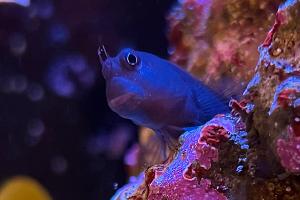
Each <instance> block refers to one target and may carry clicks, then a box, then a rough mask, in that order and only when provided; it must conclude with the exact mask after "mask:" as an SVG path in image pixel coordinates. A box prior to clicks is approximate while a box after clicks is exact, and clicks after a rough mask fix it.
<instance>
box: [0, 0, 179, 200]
mask: <svg viewBox="0 0 300 200" xmlns="http://www.w3.org/2000/svg"><path fill="white" fill-rule="evenodd" d="M173 3H174V1H173V0H164V1H161V0H126V1H125V0H76V1H74V0H39V1H32V2H31V5H30V6H29V7H21V6H18V5H16V4H3V3H2V4H1V3H0V181H1V182H3V181H5V180H7V179H8V178H11V177H13V176H16V175H28V176H30V177H33V178H35V179H36V180H38V181H39V182H40V183H41V184H42V185H44V186H45V187H46V188H47V189H48V190H49V192H50V194H51V195H52V197H53V198H54V199H55V200H69V199H70V200H71V199H72V200H83V199H88V200H89V199H91V200H96V199H97V200H99V199H109V197H110V196H111V195H112V194H113V193H114V192H115V189H117V188H118V187H120V186H122V185H123V184H124V183H125V182H126V180H127V174H126V170H125V167H124V165H123V156H124V153H125V152H126V149H128V148H129V147H130V145H132V144H133V143H134V142H135V141H136V139H137V128H136V127H135V126H134V125H133V124H131V122H129V121H127V120H124V119H121V118H120V117H118V116H117V115H116V114H114V113H113V112H112V111H111V110H110V109H109V108H108V106H107V103H106V99H105V82H104V80H103V78H102V77H101V73H100V66H99V62H98V57H97V48H98V46H99V44H100V43H104V44H105V45H106V46H107V49H108V51H109V53H110V54H112V55H114V54H115V53H116V52H118V51H119V50H120V49H121V48H124V47H125V46H126V47H128V46H129V47H133V48H136V49H139V50H145V51H148V52H152V53H155V54H157V55H159V56H161V57H167V47H168V41H167V38H166V30H167V29H166V28H167V26H166V21H165V16H166V14H167V13H168V11H169V10H170V8H171V6H172V5H173ZM73 65H74V66H78V68H76V67H75V68H72V66H73ZM81 67H82V68H81ZM76 70H77V71H76ZM67 86H69V89H68V87H67ZM70 88H71V89H70ZM112 141H114V142H112ZM108 144H111V145H108Z"/></svg>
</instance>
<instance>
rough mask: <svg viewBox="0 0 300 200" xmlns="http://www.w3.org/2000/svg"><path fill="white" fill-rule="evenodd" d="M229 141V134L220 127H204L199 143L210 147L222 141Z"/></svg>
mask: <svg viewBox="0 0 300 200" xmlns="http://www.w3.org/2000/svg"><path fill="white" fill-rule="evenodd" d="M228 139H229V133H228V131H227V130H225V129H224V128H223V127H221V126H214V125H210V126H206V127H204V128H203V130H202V136H201V137H200V139H199V141H198V142H199V143H201V142H206V143H207V144H210V145H217V144H219V143H220V142H222V141H226V140H228Z"/></svg>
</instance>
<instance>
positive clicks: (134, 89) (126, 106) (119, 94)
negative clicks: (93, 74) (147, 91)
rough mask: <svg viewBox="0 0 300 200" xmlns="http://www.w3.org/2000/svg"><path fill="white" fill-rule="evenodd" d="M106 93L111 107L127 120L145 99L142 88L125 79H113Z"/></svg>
mask: <svg viewBox="0 0 300 200" xmlns="http://www.w3.org/2000/svg"><path fill="white" fill-rule="evenodd" d="M106 92H107V100H108V105H109V107H110V108H111V109H112V110H113V111H115V112H116V113H118V114H119V115H120V116H122V117H125V118H128V117H129V116H130V115H133V114H135V112H136V111H137V109H138V107H139V105H140V104H141V103H142V101H143V99H144V92H143V90H142V88H141V87H139V86H138V85H137V84H135V83H134V82H132V81H130V80H128V79H126V78H124V77H114V78H112V79H111V80H110V81H109V83H108V84H107V89H106Z"/></svg>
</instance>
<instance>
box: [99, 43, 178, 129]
mask: <svg viewBox="0 0 300 200" xmlns="http://www.w3.org/2000/svg"><path fill="white" fill-rule="evenodd" d="M100 53H101V52H100ZM100 53H99V54H100ZM102 54H103V53H102ZM101 57H103V58H104V59H102V60H101V63H102V74H103V76H104V78H105V80H106V96H107V101H108V105H109V106H110V108H111V109H112V110H113V111H114V112H116V113H118V114H119V115H120V116H122V117H124V118H127V119H131V120H132V121H134V122H135V123H137V124H139V125H145V124H147V123H149V122H152V121H154V120H156V121H159V120H158V118H157V116H162V117H163V115H162V114H161V115H158V114H157V112H159V111H161V113H164V111H168V109H170V106H172V102H175V101H176V99H178V98H176V97H175V96H176V95H178V93H180V92H179V91H180V89H181V88H180V87H176V86H174V85H176V84H177V86H178V82H179V81H178V80H174V79H176V78H177V79H179V77H178V75H176V73H174V72H175V71H176V70H174V69H173V66H169V65H170V64H171V63H169V62H167V61H165V60H164V59H161V58H159V57H157V56H155V55H152V54H149V53H146V52H141V51H135V50H133V49H129V48H127V49H123V50H121V52H120V53H119V54H118V55H117V56H115V57H109V56H105V53H104V54H103V56H100V58H101ZM105 57H107V58H105ZM179 85H182V84H179Z"/></svg>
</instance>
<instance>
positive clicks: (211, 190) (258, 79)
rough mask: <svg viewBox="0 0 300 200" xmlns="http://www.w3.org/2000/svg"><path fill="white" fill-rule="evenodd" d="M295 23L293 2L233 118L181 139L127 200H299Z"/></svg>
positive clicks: (285, 7)
mask: <svg viewBox="0 0 300 200" xmlns="http://www.w3.org/2000/svg"><path fill="white" fill-rule="evenodd" d="M191 2H192V1H191ZM199 2H202V3H203V2H206V1H199ZM253 2H255V1H253ZM299 20H300V1H299V0H289V1H286V2H285V3H284V4H282V5H281V6H280V7H279V9H278V12H277V14H276V18H275V20H274V21H275V22H274V25H273V27H272V28H271V29H270V31H269V32H268V33H266V38H265V40H264V41H263V40H262V41H263V42H262V45H261V46H260V47H259V55H260V57H259V59H258V62H257V65H256V69H255V73H254V74H253V78H252V80H250V82H249V84H248V86H247V88H246V90H245V91H244V93H243V96H242V98H241V100H239V101H237V100H232V101H231V102H230V106H231V107H232V112H231V113H230V114H226V115H223V114H220V115H217V116H215V117H214V118H213V119H211V120H210V121H209V122H207V123H206V124H204V125H203V126H200V127H198V128H197V129H195V130H193V131H190V132H186V133H184V134H183V135H182V136H181V137H180V139H179V142H180V147H179V149H178V151H177V152H174V154H173V155H172V156H171V157H170V159H169V160H168V161H167V162H166V163H164V164H160V165H154V166H152V167H150V168H149V169H147V170H146V171H145V177H144V181H142V182H140V183H139V184H138V186H137V185H136V187H135V188H134V190H131V193H130V194H131V195H129V196H130V197H128V199H175V200H177V199H178V200H181V199H217V200H218V199H238V200H243V199H250V200H261V199H267V200H273V199H278V200H281V199H284V200H285V199H288V200H296V199H297V200H298V199H300V177H299V174H300V51H299V49H300V23H299ZM115 199H121V198H118V197H115Z"/></svg>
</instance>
